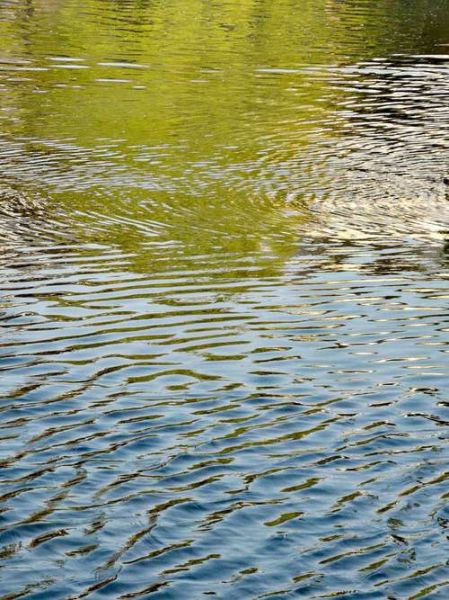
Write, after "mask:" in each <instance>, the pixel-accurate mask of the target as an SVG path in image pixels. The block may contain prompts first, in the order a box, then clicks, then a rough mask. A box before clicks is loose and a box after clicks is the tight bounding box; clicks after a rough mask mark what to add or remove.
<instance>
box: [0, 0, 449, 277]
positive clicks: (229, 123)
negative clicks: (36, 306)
mask: <svg viewBox="0 0 449 600" xmlns="http://www.w3.org/2000/svg"><path fill="white" fill-rule="evenodd" d="M446 9H447V2H446V1H444V0H442V1H439V2H438V1H435V0H432V2H430V0H420V1H417V2H414V3H412V4H410V3H409V2H405V1H401V0H394V1H388V2H387V1H386V0H382V1H380V2H379V1H376V2H374V1H363V2H362V1H355V0H354V1H348V2H337V1H335V0H334V1H331V0H309V1H304V2H300V3H298V2H290V1H287V0H280V1H278V2H266V1H263V0H258V1H256V0H242V1H239V2H236V1H231V2H212V3H211V2H206V1H204V0H189V1H187V2H186V1H185V0H182V1H181V0H176V1H175V0H174V1H171V2H107V3H105V2H100V1H98V0H89V1H88V2H84V3H82V4H79V3H78V2H72V1H64V2H62V1H52V2H43V1H37V2H34V1H33V0H28V1H27V2H24V3H19V4H17V5H6V4H5V5H2V9H1V10H2V19H1V20H0V56H1V57H2V61H3V62H2V63H1V65H0V67H1V71H0V84H1V86H2V93H1V94H0V103H1V109H2V110H1V113H0V114H1V124H2V131H3V136H4V140H5V143H6V144H11V143H15V142H17V141H19V142H20V143H21V144H22V145H21V150H20V152H21V153H20V156H18V157H17V158H14V160H11V161H9V162H7V163H6V166H4V169H3V173H2V175H3V177H7V178H9V179H11V180H17V179H19V181H20V180H21V179H23V178H24V175H23V168H22V165H23V164H24V163H26V164H27V171H26V172H27V173H28V182H27V185H31V186H37V187H45V186H46V187H47V188H48V189H51V190H52V191H53V193H54V194H55V195H56V196H55V197H56V199H57V203H59V205H60V206H62V207H63V208H64V210H65V211H67V212H68V214H69V215H70V218H72V219H73V228H74V231H76V235H77V236H81V238H82V239H85V240H96V241H101V242H102V243H105V244H118V245H119V246H120V247H121V248H123V249H124V251H126V252H131V253H133V254H134V255H135V257H134V259H133V260H134V268H138V269H139V270H141V269H143V270H148V269H150V270H151V269H154V268H156V267H155V260H156V259H158V260H159V259H160V258H161V253H162V252H163V253H164V256H165V258H166V259H167V260H168V259H169V260H172V261H174V262H175V263H176V262H177V261H182V260H184V259H185V258H186V256H187V257H189V256H193V255H195V256H203V257H205V256H208V255H212V254H215V253H217V252H218V253H223V252H226V253H229V254H230V255H232V256H233V257H234V258H235V256H236V255H239V256H245V257H252V258H253V259H254V260H256V261H260V260H265V259H266V258H267V257H268V256H271V255H272V259H273V260H271V259H270V261H269V262H270V264H271V265H272V266H273V265H274V264H275V263H276V264H277V265H278V266H279V265H282V263H283V261H284V260H285V258H286V257H288V256H290V255H291V254H292V253H294V252H295V251H296V243H297V240H298V237H299V236H300V234H301V232H302V231H306V230H307V225H306V224H307V222H308V220H309V216H308V213H307V209H306V208H305V207H306V206H307V202H308V200H309V199H310V198H313V197H314V195H316V194H317V193H319V192H320V189H321V188H322V187H323V186H325V185H326V175H327V171H326V164H327V163H328V161H329V160H332V158H333V156H332V150H329V148H330V149H332V145H333V144H335V143H336V141H337V140H338V139H339V137H340V136H341V135H343V133H342V126H344V125H345V122H346V118H345V116H344V115H343V114H340V113H339V109H338V107H339V106H341V105H342V104H343V103H344V99H345V97H346V96H347V95H348V94H349V93H350V92H349V91H348V89H346V88H345V85H344V77H343V76H336V75H335V74H333V70H332V69H333V68H334V67H336V66H341V65H350V64H353V63H354V62H356V61H360V60H364V59H370V58H373V57H381V56H388V55H391V54H394V53H401V52H409V53H410V52H416V53H419V52H430V51H433V52H435V51H436V49H438V48H439V45H440V44H441V43H443V41H446V40H445V32H446V30H447V29H446V26H447V23H448V17H447V10H446ZM322 147H325V148H327V150H326V152H324V151H323V152H321V151H320V148H322ZM33 163H34V167H33V168H31V167H30V165H31V164H33ZM304 180H307V185H305V184H304ZM306 188H307V189H306ZM292 192H293V194H294V199H295V201H294V202H293V203H289V202H288V201H287V200H286V198H288V195H289V194H292ZM99 215H100V217H99ZM112 217H114V218H115V222H114V220H113V219H112ZM224 262H226V261H224ZM165 264H166V263H165ZM230 266H231V265H230ZM261 268H262V267H261ZM263 268H265V266H264V267H263ZM270 268H271V267H270Z"/></svg>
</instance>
